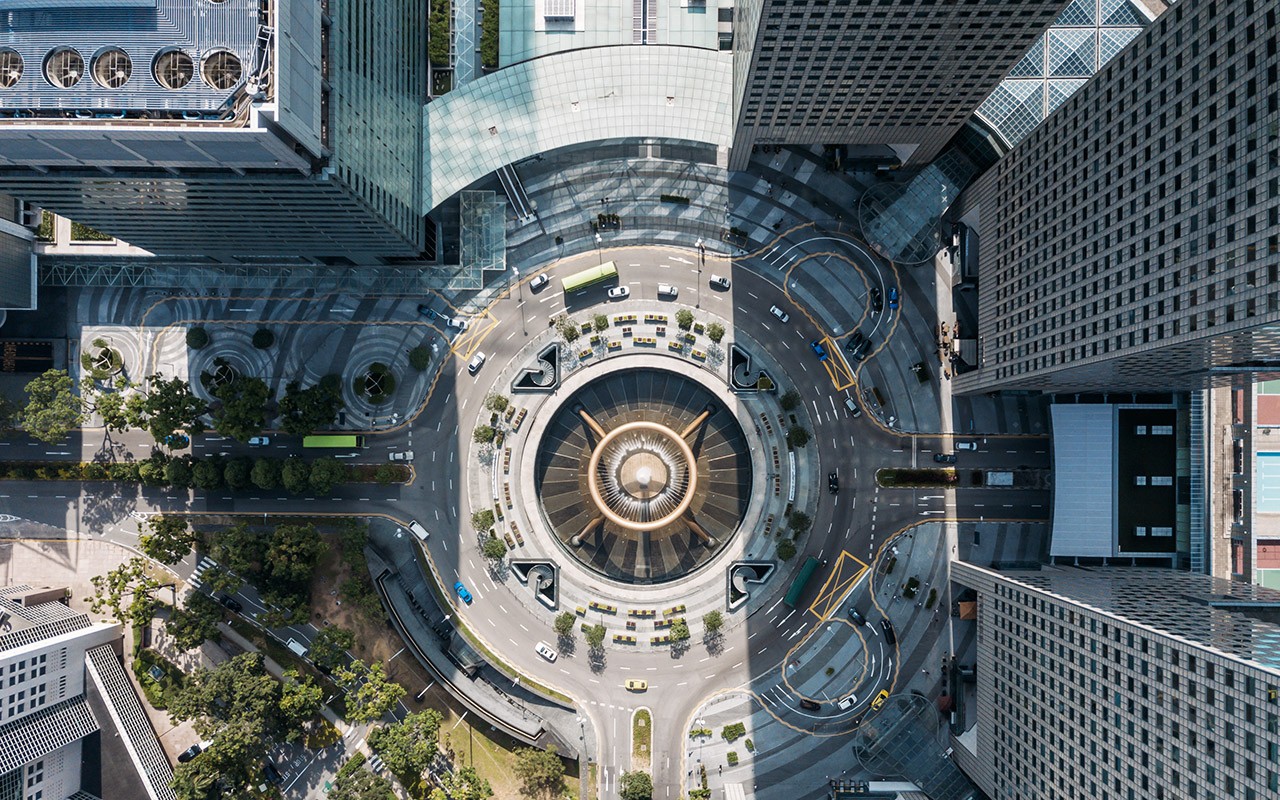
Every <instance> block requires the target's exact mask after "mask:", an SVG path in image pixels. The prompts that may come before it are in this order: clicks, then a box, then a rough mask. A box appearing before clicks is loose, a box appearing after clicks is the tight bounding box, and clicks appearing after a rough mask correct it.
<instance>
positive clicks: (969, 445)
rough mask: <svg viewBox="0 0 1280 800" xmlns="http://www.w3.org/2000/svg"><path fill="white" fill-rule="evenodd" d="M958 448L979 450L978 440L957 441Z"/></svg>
mask: <svg viewBox="0 0 1280 800" xmlns="http://www.w3.org/2000/svg"><path fill="white" fill-rule="evenodd" d="M956 449H957V450H977V449H978V443H977V442H956Z"/></svg>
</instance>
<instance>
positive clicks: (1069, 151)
mask: <svg viewBox="0 0 1280 800" xmlns="http://www.w3.org/2000/svg"><path fill="white" fill-rule="evenodd" d="M1277 13H1278V12H1277V8H1276V5H1275V3H1264V2H1256V1H1255V0H1241V1H1240V2H1225V0H1184V1H1183V2H1180V3H1177V4H1175V5H1174V6H1173V7H1172V8H1170V9H1169V10H1168V11H1167V12H1165V13H1164V14H1163V15H1162V16H1161V17H1160V18H1159V19H1157V20H1156V21H1155V22H1153V23H1152V24H1151V25H1150V26H1149V27H1148V28H1147V29H1146V31H1145V32H1144V33H1143V34H1142V35H1141V36H1139V37H1138V38H1137V39H1135V40H1134V42H1133V43H1132V44H1131V45H1130V46H1129V47H1128V48H1126V49H1125V50H1124V51H1122V52H1121V53H1120V54H1119V55H1118V56H1116V57H1115V58H1114V59H1113V60H1112V61H1111V63H1110V64H1108V65H1107V66H1106V67H1105V68H1103V69H1102V70H1101V71H1100V72H1099V73H1098V74H1097V75H1096V76H1094V78H1093V79H1092V80H1091V81H1090V82H1089V83H1088V84H1086V85H1085V86H1084V87H1083V88H1081V89H1080V90H1079V91H1078V92H1076V94H1075V95H1073V96H1072V97H1071V98H1070V99H1069V100H1067V101H1066V102H1065V103H1063V104H1062V105H1061V106H1060V107H1059V108H1058V109H1057V110H1056V111H1055V112H1053V113H1052V114H1051V115H1050V116H1049V118H1048V119H1047V120H1046V121H1045V122H1044V124H1042V125H1040V126H1039V127H1038V128H1036V129H1035V130H1034V131H1032V132H1031V133H1030V134H1028V135H1027V136H1026V137H1025V138H1024V139H1023V140H1022V141H1021V142H1020V143H1019V144H1018V146H1017V147H1015V148H1014V149H1013V150H1012V151H1011V152H1010V153H1009V154H1008V155H1006V156H1005V157H1004V158H1003V159H1001V160H1000V161H999V162H998V163H997V164H996V166H995V167H993V168H992V169H990V170H988V171H987V172H986V173H985V174H984V175H983V176H982V177H981V178H979V179H978V181H977V182H976V183H975V184H974V185H973V186H971V187H970V188H969V189H968V190H967V191H966V193H965V196H964V197H962V198H961V203H960V205H961V207H962V208H963V210H964V213H965V216H964V217H963V218H962V219H963V221H965V222H966V223H972V224H973V225H974V226H976V228H977V230H978V232H979V235H978V237H977V238H978V316H979V325H978V331H977V336H978V339H979V342H978V345H979V348H978V355H977V357H976V360H977V362H978V363H977V364H976V366H977V367H978V369H977V370H975V371H972V372H968V373H966V374H963V375H961V376H959V377H958V378H957V380H956V381H955V384H954V385H955V389H956V391H958V392H978V391H990V390H993V389H1001V388H1027V389H1045V390H1081V389H1112V390H1143V389H1148V388H1151V389H1164V390H1168V389H1176V388H1194V387H1201V386H1204V385H1206V384H1213V383H1224V382H1227V381H1229V380H1230V379H1231V378H1232V376H1233V375H1236V374H1237V373H1242V372H1252V371H1255V370H1260V371H1266V370H1269V369H1274V368H1276V367H1277V366H1278V365H1280V336H1278V334H1277V331H1276V330H1275V329H1274V324H1275V323H1276V322H1277V321H1280V274H1278V273H1277V269H1278V267H1280V264H1278V263H1277V261H1278V255H1280V218H1278V216H1277V215H1278V214H1280V157H1278V155H1277V153H1278V152H1280V151H1278V149H1277V148H1280V134H1278V133H1277V130H1278V128H1277V124H1278V120H1280V117H1278V116H1277V115H1278V114H1280V94H1278V90H1277V86H1280V79H1278V78H1277V53H1276V48H1277V44H1276V42H1277V36H1280V28H1277V21H1276V17H1277Z"/></svg>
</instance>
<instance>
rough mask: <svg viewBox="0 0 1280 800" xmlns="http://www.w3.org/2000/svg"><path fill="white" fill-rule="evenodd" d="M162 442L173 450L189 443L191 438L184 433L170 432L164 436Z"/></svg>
mask: <svg viewBox="0 0 1280 800" xmlns="http://www.w3.org/2000/svg"><path fill="white" fill-rule="evenodd" d="M164 444H165V446H166V447H169V448H171V449H173V450H181V449H182V448H184V447H186V446H187V445H189V444H191V440H190V439H188V438H187V435H186V434H184V433H171V434H169V435H168V436H166V437H164Z"/></svg>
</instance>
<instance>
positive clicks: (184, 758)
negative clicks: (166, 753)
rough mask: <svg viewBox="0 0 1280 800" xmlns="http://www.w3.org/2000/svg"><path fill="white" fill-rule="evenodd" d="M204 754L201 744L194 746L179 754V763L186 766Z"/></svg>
mask: <svg viewBox="0 0 1280 800" xmlns="http://www.w3.org/2000/svg"><path fill="white" fill-rule="evenodd" d="M202 752H204V748H203V747H201V746H200V745H199V744H193V745H191V746H190V747H188V748H187V749H186V750H183V751H182V752H181V753H178V763H179V764H185V763H187V762H188V761H190V760H191V759H193V758H195V757H196V756H198V755H200V754H201V753H202Z"/></svg>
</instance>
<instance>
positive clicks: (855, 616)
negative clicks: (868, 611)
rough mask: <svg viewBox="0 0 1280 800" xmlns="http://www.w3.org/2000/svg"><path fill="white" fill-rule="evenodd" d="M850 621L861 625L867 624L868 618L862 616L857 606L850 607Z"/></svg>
mask: <svg viewBox="0 0 1280 800" xmlns="http://www.w3.org/2000/svg"><path fill="white" fill-rule="evenodd" d="M849 619H851V620H853V621H854V622H856V623H857V624H859V625H866V624H867V618H866V617H864V616H862V612H860V611H858V609H857V607H856V606H849Z"/></svg>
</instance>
